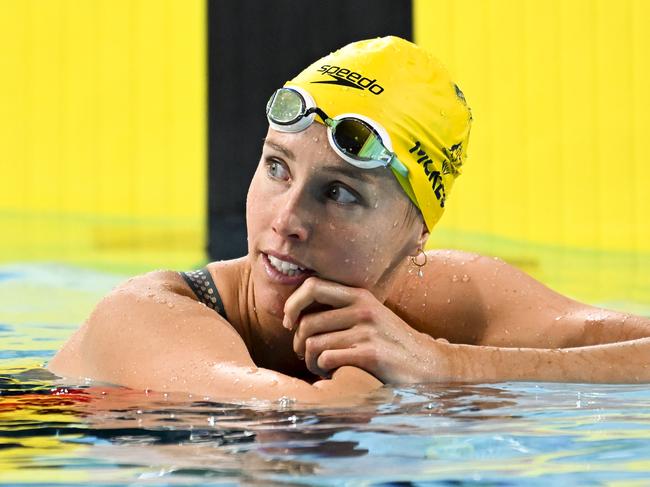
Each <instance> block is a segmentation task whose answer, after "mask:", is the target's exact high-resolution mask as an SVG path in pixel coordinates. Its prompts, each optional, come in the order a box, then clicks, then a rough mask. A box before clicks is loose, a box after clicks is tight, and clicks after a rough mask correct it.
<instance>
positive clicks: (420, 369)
mask: <svg viewBox="0 0 650 487" xmlns="http://www.w3.org/2000/svg"><path fill="white" fill-rule="evenodd" d="M323 305H325V306H327V308H326V309H323V308H324V306H323ZM284 313H285V315H284V321H283V325H284V326H285V327H286V328H288V329H290V330H292V329H294V328H295V327H296V326H297V329H296V333H295V335H294V340H293V348H294V350H295V352H296V353H297V354H298V356H300V357H304V359H305V363H306V365H307V368H308V369H309V370H310V371H311V372H312V373H314V374H317V375H320V376H323V377H325V376H327V375H329V373H331V371H333V370H334V369H337V368H338V367H341V366H344V365H352V366H356V367H359V368H361V369H364V370H366V371H367V372H370V373H371V374H373V375H374V376H375V377H377V378H378V379H380V380H381V381H382V382H384V383H407V382H408V383H414V382H437V381H447V380H452V379H453V378H452V377H451V373H450V367H449V365H450V360H449V359H448V357H449V356H450V355H449V353H448V348H447V347H449V345H447V344H445V343H442V342H439V341H437V340H434V339H433V338H432V337H430V336H429V335H426V334H424V333H420V332H418V331H416V330H414V329H413V328H411V327H410V326H409V325H408V324H407V323H406V322H404V321H403V320H402V319H401V318H400V317H399V316H397V315H396V314H395V313H393V312H392V311H391V310H389V309H388V308H387V307H386V306H384V305H383V304H382V303H380V302H379V301H378V300H377V298H376V297H375V296H374V295H373V294H372V293H371V292H370V291H368V290H366V289H362V288H353V287H348V286H344V285H342V284H338V283H335V282H331V281H326V280H324V279H320V278H317V277H310V278H309V279H307V280H306V281H305V282H304V283H303V284H302V285H301V286H300V287H299V288H298V289H297V290H296V291H295V292H294V293H293V294H292V295H291V296H290V297H289V299H288V300H287V302H286V303H285V306H284Z"/></svg>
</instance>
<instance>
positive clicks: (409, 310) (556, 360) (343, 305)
mask: <svg viewBox="0 0 650 487" xmlns="http://www.w3.org/2000/svg"><path fill="white" fill-rule="evenodd" d="M427 255H428V259H427V261H428V263H429V264H427V267H426V268H425V269H424V272H423V275H422V276H419V277H418V276H417V275H413V274H412V273H408V272H406V273H403V274H402V275H401V276H398V280H397V282H396V283H395V286H394V289H396V290H397V292H396V293H394V294H392V295H391V296H390V297H389V299H388V302H387V303H385V304H382V303H381V302H380V301H378V300H377V299H376V298H375V297H374V296H373V295H371V294H369V293H368V292H367V291H365V290H363V289H358V288H351V287H346V286H344V285H342V284H338V283H335V282H331V281H326V280H323V279H318V278H309V279H308V280H306V281H305V283H304V284H303V285H302V286H301V287H300V288H299V289H298V290H296V292H294V293H293V294H292V296H291V297H290V298H289V299H288V300H287V303H286V305H285V326H287V327H290V328H291V329H295V330H296V332H295V335H294V350H295V352H296V353H297V354H299V355H303V356H304V357H305V363H306V365H307V367H308V369H309V370H310V371H311V372H312V373H315V374H326V373H328V372H329V371H332V370H336V369H337V368H338V367H340V366H343V365H353V366H356V367H359V368H362V369H364V370H366V371H368V372H370V373H372V374H373V375H374V376H375V377H377V378H378V379H380V380H382V381H383V382H385V383H401V382H488V381H489V382H499V381H508V380H530V381H562V382H620V383H623V382H625V383H629V382H650V320H649V319H647V318H643V317H641V316H634V315H630V314H625V313H620V312H617V311H611V310H606V309H600V308H596V307H593V306H589V305H586V304H583V303H579V302H577V301H574V300H572V299H570V298H568V297H566V296H562V295H561V294H558V293H556V292H554V291H553V290H551V289H549V288H548V287H546V286H544V285H543V284H541V283H540V282H538V281H536V280H535V279H533V278H532V277H530V276H528V275H527V274H525V273H523V272H521V271H519V270H518V269H516V268H514V267H512V266H510V265H508V264H506V263H505V262H503V261H501V260H499V259H493V258H490V257H483V256H479V255H475V254H468V253H464V252H456V251H442V252H435V251H434V252H428V253H427ZM459 275H460V276H462V277H460V276H459ZM312 302H319V303H323V304H328V305H330V306H332V307H333V309H332V310H325V311H320V312H318V313H314V314H302V310H303V309H304V308H305V307H306V306H308V305H310V304H311V303H312ZM299 317H300V318H299ZM414 330H415V331H418V332H420V333H414ZM432 338H435V339H438V340H434V339H432ZM442 338H444V339H445V340H439V339H442ZM447 342H451V343H447Z"/></svg>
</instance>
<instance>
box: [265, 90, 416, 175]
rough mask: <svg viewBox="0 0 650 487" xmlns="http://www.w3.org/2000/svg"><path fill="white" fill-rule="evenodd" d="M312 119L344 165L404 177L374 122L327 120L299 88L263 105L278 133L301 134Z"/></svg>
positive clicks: (351, 116) (348, 117) (354, 117)
mask: <svg viewBox="0 0 650 487" xmlns="http://www.w3.org/2000/svg"><path fill="white" fill-rule="evenodd" d="M316 115H318V116H319V117H320V118H321V119H322V120H323V123H325V125H326V126H327V128H328V131H327V138H328V140H329V143H330V145H331V146H332V149H334V152H336V153H337V154H338V155H339V156H340V157H341V158H342V159H343V160H344V161H346V162H348V163H350V164H352V165H353V166H355V167H358V168H359V169H374V168H376V167H390V168H391V169H393V170H395V171H397V172H398V173H400V174H401V175H402V176H404V177H405V178H406V177H407V176H408V169H407V167H406V166H405V165H404V164H403V163H402V162H400V160H399V159H398V158H397V156H396V155H395V153H394V152H393V151H392V145H391V142H390V137H389V136H388V132H386V130H385V129H384V128H383V127H382V126H381V125H379V124H378V123H377V122H375V121H374V120H371V119H369V118H368V117H364V116H363V115H358V114H356V113H344V114H342V115H338V116H337V117H334V118H330V117H329V116H328V115H327V114H326V113H325V112H324V111H323V110H321V109H320V108H318V107H317V106H316V103H315V102H314V99H313V98H312V97H311V95H310V94H309V93H307V92H306V91H305V90H303V89H301V88H299V87H291V88H286V87H285V88H280V89H279V90H276V91H275V93H273V95H271V98H270V99H269V102H268V103H267V104H266V118H267V119H268V121H269V125H270V126H271V128H273V129H274V130H278V131H280V132H301V131H302V130H305V129H306V128H307V127H309V126H310V125H311V124H312V122H313V121H314V118H315V117H316Z"/></svg>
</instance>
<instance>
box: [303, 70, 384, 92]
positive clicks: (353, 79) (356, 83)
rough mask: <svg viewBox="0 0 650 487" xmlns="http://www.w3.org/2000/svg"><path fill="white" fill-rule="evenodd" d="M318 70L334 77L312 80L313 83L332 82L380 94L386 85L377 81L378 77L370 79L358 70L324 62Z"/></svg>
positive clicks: (332, 83)
mask: <svg viewBox="0 0 650 487" xmlns="http://www.w3.org/2000/svg"><path fill="white" fill-rule="evenodd" d="M318 72H319V73H322V74H323V75H328V76H331V77H332V78H334V79H328V80H324V81H312V83H321V84H331V85H341V86H347V87H349V88H355V89H357V90H368V91H369V92H370V93H372V94H373V95H380V94H381V93H382V92H383V91H384V87H383V86H381V85H380V84H378V83H377V80H376V79H370V78H366V77H365V76H363V75H362V74H361V73H357V72H356V71H350V70H349V69H346V68H341V67H340V66H330V65H329V64H323V65H322V66H321V67H320V68H318Z"/></svg>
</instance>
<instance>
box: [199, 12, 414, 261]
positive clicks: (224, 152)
mask: <svg viewBox="0 0 650 487" xmlns="http://www.w3.org/2000/svg"><path fill="white" fill-rule="evenodd" d="M208 22H209V25H208V37H209V38H208V52H209V54H208V56H209V58H208V73H209V74H208V75H209V80H208V90H209V91H208V105H209V115H208V138H209V139H208V154H209V170H208V184H209V188H208V194H209V202H208V203H209V208H208V218H209V232H208V234H209V242H208V253H209V256H210V258H211V259H213V260H217V259H229V258H234V257H240V256H242V255H245V254H246V251H247V245H246V224H245V202H246V192H247V189H248V184H249V182H250V179H251V176H252V175H253V172H254V170H255V167H256V165H257V162H258V160H259V156H260V150H261V146H262V138H263V137H264V134H265V133H266V129H267V123H266V117H265V115H264V107H265V105H266V101H267V100H268V97H269V96H270V95H271V93H272V92H273V90H275V89H276V88H278V87H280V86H282V85H283V84H284V82H285V81H287V80H288V79H290V78H292V77H293V76H295V75H296V74H298V73H299V72H300V70H302V69H303V68H305V67H306V66H307V65H309V64H310V63H312V62H313V61H315V60H316V59H318V58H319V57H321V56H323V55H325V54H327V53H329V52H330V51H333V50H335V49H337V48H339V47H342V46H344V45H345V44H347V43H349V42H352V41H356V40H360V39H367V38H372V37H378V36H385V35H397V36H400V37H404V38H406V39H411V38H412V6H411V0H330V1H327V2H325V1H322V0H273V1H261V0H208Z"/></svg>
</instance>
